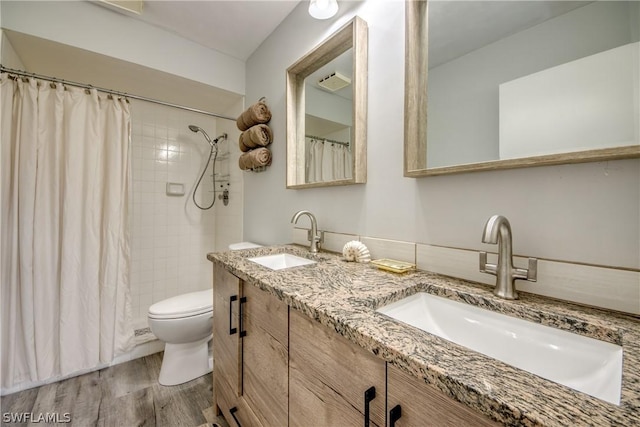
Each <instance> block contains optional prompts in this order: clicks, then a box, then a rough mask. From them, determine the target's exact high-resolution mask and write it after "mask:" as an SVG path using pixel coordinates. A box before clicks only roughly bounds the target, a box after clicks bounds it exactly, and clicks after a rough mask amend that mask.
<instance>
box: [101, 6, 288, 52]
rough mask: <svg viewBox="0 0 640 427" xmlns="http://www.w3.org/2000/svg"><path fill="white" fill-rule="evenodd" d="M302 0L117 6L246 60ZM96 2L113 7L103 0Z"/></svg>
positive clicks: (189, 38)
mask: <svg viewBox="0 0 640 427" xmlns="http://www.w3.org/2000/svg"><path fill="white" fill-rule="evenodd" d="M298 3H300V0H232V1H228V0H200V1H190V0H172V1H164V0H163V1H160V0H146V1H145V2H144V6H143V10H142V14H140V15H138V14H134V13H128V12H125V11H123V10H122V9H114V10H118V11H120V12H122V13H124V14H126V15H128V16H130V17H132V18H134V19H138V20H140V21H144V22H146V23H148V24H151V25H155V26H157V27H160V28H163V29H165V30H168V31H170V32H172V33H175V34H177V35H179V36H181V37H183V38H185V39H188V40H191V41H194V42H196V43H198V44H200V45H202V46H205V47H208V48H210V49H215V50H217V51H219V52H222V53H224V54H227V55H229V56H232V57H234V58H237V59H240V60H242V61H246V60H247V58H249V56H251V54H252V53H253V52H254V51H255V50H256V49H257V48H258V46H260V44H261V43H262V42H263V41H264V40H265V39H266V38H267V37H268V36H269V34H271V33H272V32H273V30H275V28H276V27H277V26H278V25H280V23H281V22H282V21H283V20H284V18H286V17H287V15H289V13H291V11H292V10H293V9H294V8H295V7H296V6H297V5H298ZM94 4H97V5H103V6H105V7H109V6H108V5H107V4H105V3H103V2H95V3H94ZM110 8H111V7H110Z"/></svg>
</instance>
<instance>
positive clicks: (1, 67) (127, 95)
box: [0, 64, 236, 122]
mask: <svg viewBox="0 0 640 427" xmlns="http://www.w3.org/2000/svg"><path fill="white" fill-rule="evenodd" d="M0 72H3V73H5V72H6V73H9V74H17V75H19V76H26V77H31V78H34V79H40V80H47V81H50V82H54V83H62V84H65V85H69V86H75V87H79V88H82V89H96V90H98V91H100V92H104V93H108V94H110V95H116V96H122V97H125V98H131V99H137V100H139V101H146V102H152V103H154V104H160V105H164V106H166V107H173V108H179V109H181V110H187V111H191V112H194V113H200V114H206V115H207V116H213V117H217V118H219V119H226V120H233V121H234V122H235V121H236V119H235V118H233V117H227V116H223V115H221V114H216V113H212V112H209V111H204V110H199V109H197V108H192V107H186V106H184V105H178V104H172V103H170V102H165V101H160V100H158V99H153V98H147V97H146V96H139V95H133V94H130V93H126V92H118V91H117V90H112V89H105V88H101V87H97V86H92V85H88V84H84V83H77V82H71V81H69V80H63V79H58V78H55V77H49V76H43V75H41V74H35V73H29V72H27V71H22V70H14V69H12V68H7V67H5V66H4V65H2V64H0Z"/></svg>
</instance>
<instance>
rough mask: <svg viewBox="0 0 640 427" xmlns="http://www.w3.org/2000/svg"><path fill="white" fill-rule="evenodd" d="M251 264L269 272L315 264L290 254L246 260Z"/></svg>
mask: <svg viewBox="0 0 640 427" xmlns="http://www.w3.org/2000/svg"><path fill="white" fill-rule="evenodd" d="M247 259H248V260H249V261H251V262H255V263H257V264H260V265H262V266H264V267H267V268H270V269H271V270H282V269H285V268H291V267H299V266H301V265H309V264H315V263H316V262H315V261H313V260H310V259H307V258H302V257H299V256H296V255H291V254H286V253H282V254H275V255H264V256H259V257H254V258H247Z"/></svg>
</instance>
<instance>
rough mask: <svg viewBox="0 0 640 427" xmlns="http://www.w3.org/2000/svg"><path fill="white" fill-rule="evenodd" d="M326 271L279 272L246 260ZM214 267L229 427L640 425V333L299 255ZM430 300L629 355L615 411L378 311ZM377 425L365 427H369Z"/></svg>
mask: <svg viewBox="0 0 640 427" xmlns="http://www.w3.org/2000/svg"><path fill="white" fill-rule="evenodd" d="M282 253H287V254H291V255H296V256H298V257H302V258H308V259H311V260H313V261H315V263H313V264H309V265H303V266H297V267H291V268H285V269H281V270H271V269H270V268H267V267H264V266H263V265H260V264H257V263H256V262H253V261H250V260H249V258H254V257H259V256H264V255H273V254H282ZM208 258H209V260H211V261H212V262H213V264H214V343H213V346H214V374H213V375H214V406H215V407H216V408H217V411H219V412H221V413H223V414H224V416H225V418H226V419H227V421H229V423H230V424H231V425H233V424H234V421H235V423H237V424H238V425H242V426H252V425H262V426H275V425H287V424H288V425H291V426H295V425H309V423H311V422H312V423H313V424H314V425H362V424H365V425H376V426H385V425H386V426H402V425H424V424H425V422H427V424H431V425H456V426H460V425H474V426H475V425H499V424H506V425H548V426H555V425H599V426H600V425H634V424H638V423H640V409H639V408H640V375H639V373H638V366H640V364H639V363H638V361H639V359H640V344H639V343H640V340H639V339H638V338H640V334H639V333H638V331H637V330H638V328H637V326H638V320H637V319H635V318H633V317H630V316H624V315H619V314H613V313H609V312H606V311H601V310H595V309H587V308H583V307H578V306H574V305H571V304H568V303H561V302H554V301H550V300H548V299H544V298H540V297H536V296H533V295H528V294H525V295H522V297H521V298H522V299H521V300H518V301H504V300H500V299H498V298H496V297H495V296H494V295H493V294H492V293H491V289H489V288H488V287H486V286H483V285H478V284H474V283H469V282H465V281H463V280H458V279H453V278H450V277H445V276H441V275H437V274H433V273H429V272H422V271H418V272H414V273H409V274H405V275H396V274H393V273H388V272H383V271H380V270H377V269H376V268H375V267H374V266H372V265H370V264H357V263H347V262H345V261H344V260H342V259H341V257H340V256H338V255H336V254H331V253H326V252H321V253H318V254H314V255H312V254H310V253H309V252H308V251H307V249H306V248H302V247H299V246H295V245H286V246H273V247H265V248H257V249H249V250H243V251H232V252H219V253H211V254H209V255H208ZM416 292H427V293H430V294H434V295H439V296H443V297H447V298H449V299H452V300H457V301H464V302H466V303H468V304H472V305H477V306H480V307H483V308H488V309H490V310H492V311H498V312H501V313H503V314H508V315H510V316H512V317H521V318H524V319H526V320H528V321H531V322H535V323H541V324H546V325H549V326H554V327H555V328H559V329H564V330H566V331H569V332H572V333H577V334H580V335H584V336H589V337H592V338H597V339H600V340H604V341H608V342H611V343H613V344H617V345H620V346H622V348H623V349H624V367H623V375H622V386H621V387H622V391H621V401H620V405H614V404H611V403H607V402H605V401H603V400H600V399H597V398H594V397H592V396H589V395H587V394H584V393H581V392H578V391H575V390H573V389H571V388H568V387H565V386H562V385H560V384H557V383H555V382H552V381H548V380H545V379H543V378H541V377H539V376H536V375H533V374H530V373H528V372H526V371H523V370H520V369H517V368H514V367H512V366H510V365H508V364H506V363H503V362H500V361H498V360H495V359H492V358H490V357H488V356H484V355H483V354H480V353H477V352H474V351H471V350H469V349H467V348H465V347H463V346H460V345H457V344H454V343H452V342H450V341H448V340H446V339H443V338H440V337H438V336H435V335H432V334H429V333H426V332H423V331H421V330H419V329H417V328H414V327H412V326H409V325H407V324H404V323H401V322H399V321H397V320H394V319H392V318H391V317H388V316H386V315H384V314H381V313H379V312H377V311H376V310H377V309H378V308H380V307H382V306H385V305H387V304H389V303H392V302H395V301H398V300H400V299H402V298H404V297H406V296H409V295H413V294H415V293H416ZM367 421H368V422H367Z"/></svg>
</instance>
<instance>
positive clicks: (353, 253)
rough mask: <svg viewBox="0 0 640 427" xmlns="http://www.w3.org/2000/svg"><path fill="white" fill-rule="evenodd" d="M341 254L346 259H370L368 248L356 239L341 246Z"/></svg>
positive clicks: (366, 260) (364, 260)
mask: <svg viewBox="0 0 640 427" xmlns="http://www.w3.org/2000/svg"><path fill="white" fill-rule="evenodd" d="M342 256H344V259H345V260H347V261H355V262H369V261H371V254H370V253H369V249H367V247H366V246H365V245H364V243H362V242H359V241H357V240H352V241H350V242H347V244H345V245H344V247H343V248H342Z"/></svg>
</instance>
